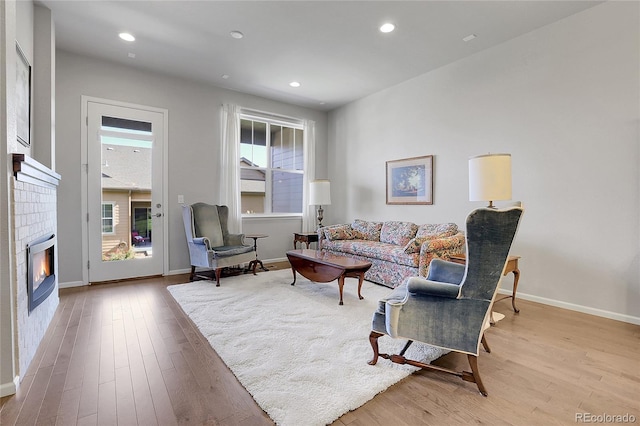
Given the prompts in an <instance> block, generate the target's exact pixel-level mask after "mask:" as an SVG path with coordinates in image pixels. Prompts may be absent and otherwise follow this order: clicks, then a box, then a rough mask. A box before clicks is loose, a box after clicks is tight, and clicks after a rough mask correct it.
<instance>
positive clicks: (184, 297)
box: [168, 270, 447, 426]
mask: <svg viewBox="0 0 640 426" xmlns="http://www.w3.org/2000/svg"><path fill="white" fill-rule="evenodd" d="M292 280H293V278H292V273H291V270H280V271H269V272H263V273H259V274H258V275H257V276H254V275H242V276H237V277H229V278H224V279H222V280H221V287H215V284H213V283H212V282H210V281H208V282H207V281H197V282H193V283H188V284H181V285H174V286H170V287H169V288H168V290H169V292H171V294H172V295H173V297H174V298H175V299H176V300H177V301H178V303H179V304H180V306H181V307H182V309H183V310H184V311H185V313H186V314H187V315H188V316H189V318H191V320H192V321H193V322H194V323H195V324H196V325H197V327H198V329H199V330H200V331H201V332H202V334H203V335H204V336H205V337H206V338H207V340H208V341H209V343H210V344H211V346H212V347H213V348H214V349H215V350H216V352H217V353H218V354H219V355H220V357H221V358H222V359H223V360H224V362H225V363H226V364H227V366H229V368H230V369H231V371H233V373H234V374H235V375H236V377H237V378H238V380H240V382H241V383H242V385H243V386H244V387H245V388H246V389H247V391H249V393H250V394H251V395H252V396H253V398H254V399H255V401H256V402H257V403H258V405H260V407H262V409H263V410H264V411H265V412H266V413H267V414H268V415H269V416H270V417H271V418H272V419H273V420H274V421H275V422H276V423H277V424H279V425H283V426H287V425H291V426H313V425H325V424H328V423H331V422H333V421H334V420H336V419H337V418H339V417H340V416H342V415H343V414H344V413H346V412H348V411H350V410H354V409H356V408H358V407H359V406H361V405H362V404H364V403H365V402H367V401H369V400H370V399H372V398H373V397H374V396H375V395H377V394H378V393H380V392H382V391H384V390H385V389H387V388H388V387H389V386H391V385H392V384H394V383H397V382H398V381H400V380H401V379H403V378H405V377H407V376H408V375H409V374H411V373H412V372H413V371H415V370H417V369H416V368H415V367H411V366H407V365H398V364H392V363H391V362H390V361H388V360H385V359H379V360H378V363H377V365H375V366H371V365H368V364H367V361H369V360H370V359H371V357H372V353H373V352H372V350H371V346H370V345H369V332H370V331H371V318H372V315H373V312H374V311H375V309H376V305H377V302H378V300H379V299H380V298H382V297H384V296H385V295H387V294H388V293H389V292H390V291H391V289H389V288H386V287H382V286H379V285H376V284H372V283H369V282H367V281H365V282H364V284H363V286H362V295H363V296H364V300H358V296H357V284H358V281H357V280H356V279H355V278H347V279H346V280H345V289H344V305H343V306H339V305H338V301H339V296H338V284H337V282H333V283H327V284H317V283H312V282H310V281H309V280H307V279H305V278H304V277H302V276H300V275H298V278H297V281H296V285H295V286H291V285H290V284H291V281H292ZM404 343H405V341H403V340H394V339H391V338H389V337H388V336H383V337H381V338H380V339H379V346H380V351H381V352H386V353H398V352H399V351H400V350H401V349H402V346H403V345H404ZM445 353H447V351H445V350H442V349H438V348H434V347H430V346H425V345H421V344H418V343H414V344H413V345H412V346H411V348H410V349H409V351H407V357H408V358H412V359H419V360H423V361H425V362H430V361H432V360H434V359H436V358H438V357H440V356H442V355H444V354H445Z"/></svg>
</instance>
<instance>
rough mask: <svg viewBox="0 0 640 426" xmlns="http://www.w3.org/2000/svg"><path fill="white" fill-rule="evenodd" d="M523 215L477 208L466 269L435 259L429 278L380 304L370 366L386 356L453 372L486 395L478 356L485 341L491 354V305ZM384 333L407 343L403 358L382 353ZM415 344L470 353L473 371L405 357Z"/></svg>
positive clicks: (412, 281)
mask: <svg viewBox="0 0 640 426" xmlns="http://www.w3.org/2000/svg"><path fill="white" fill-rule="evenodd" d="M522 213H523V210H522V208H519V207H513V208H509V209H504V210H496V209H490V208H481V209H477V210H474V211H473V212H471V213H470V214H469V216H468V217H467V221H466V247H467V263H466V265H460V264H455V263H452V262H447V261H444V260H441V259H434V260H433V261H431V263H430V267H429V274H428V276H427V277H426V278H422V277H411V278H408V279H407V280H405V281H404V283H402V284H401V285H400V286H398V287H397V288H395V289H394V290H393V291H392V292H391V293H390V294H389V296H387V297H386V298H384V299H382V300H380V302H379V304H378V309H377V311H376V312H375V313H374V314H373V321H372V331H371V334H370V336H369V341H370V343H371V347H372V349H373V359H372V360H371V361H369V364H371V365H374V364H376V362H377V361H378V357H382V358H385V359H389V360H391V361H392V362H395V363H399V364H410V365H414V366H417V367H421V368H424V369H429V370H436V371H441V372H445V373H450V374H454V375H456V376H459V377H460V378H462V379H463V380H465V381H469V382H473V383H476V385H477V386H478V389H479V390H480V393H481V394H482V395H484V396H487V391H486V388H485V387H484V385H483V383H482V380H481V379H480V373H479V371H478V361H477V358H478V355H479V350H480V344H481V343H482V345H483V346H484V348H485V350H486V351H487V352H490V349H489V346H488V344H487V341H486V339H485V337H484V331H485V329H486V328H488V327H489V320H490V316H491V307H492V304H493V301H494V300H495V297H496V293H497V290H498V287H499V283H500V279H501V278H502V275H503V272H504V268H505V265H506V263H507V258H508V255H509V249H510V248H511V244H512V242H513V239H514V237H515V234H516V231H517V229H518V224H519V222H520V218H521V216H522ZM382 335H389V336H391V337H393V338H403V339H408V342H407V344H406V346H405V347H404V349H403V350H402V351H401V352H400V354H398V355H389V354H382V353H379V351H378V338H379V337H380V336H382ZM413 341H418V342H422V343H426V344H428V345H432V346H437V347H440V348H444V349H448V350H450V351H455V352H461V353H464V354H467V358H468V360H469V365H470V367H471V372H468V371H462V372H457V371H453V370H449V369H446V368H443V367H439V366H434V365H431V364H425V363H422V362H420V361H415V360H410V359H406V358H405V356H404V353H405V352H406V350H407V349H408V348H409V346H410V345H411V344H412V343H413Z"/></svg>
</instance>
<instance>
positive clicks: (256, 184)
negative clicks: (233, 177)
mask: <svg viewBox="0 0 640 426" xmlns="http://www.w3.org/2000/svg"><path fill="white" fill-rule="evenodd" d="M265 181H266V172H265V170H263V169H257V168H241V169H240V208H241V210H242V213H245V214H251V213H264V205H265V197H266V194H265V190H266V183H265Z"/></svg>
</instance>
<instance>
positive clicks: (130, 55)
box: [127, 52, 136, 59]
mask: <svg viewBox="0 0 640 426" xmlns="http://www.w3.org/2000/svg"><path fill="white" fill-rule="evenodd" d="M127 56H128V57H130V58H131V59H135V57H136V54H135V53H131V52H129V53H128V54H127Z"/></svg>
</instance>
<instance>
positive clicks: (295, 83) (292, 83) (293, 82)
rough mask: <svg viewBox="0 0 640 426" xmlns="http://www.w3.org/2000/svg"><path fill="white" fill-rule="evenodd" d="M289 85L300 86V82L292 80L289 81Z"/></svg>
mask: <svg viewBox="0 0 640 426" xmlns="http://www.w3.org/2000/svg"><path fill="white" fill-rule="evenodd" d="M289 86H291V87H300V83H298V82H297V81H292V82H291V83H289Z"/></svg>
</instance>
